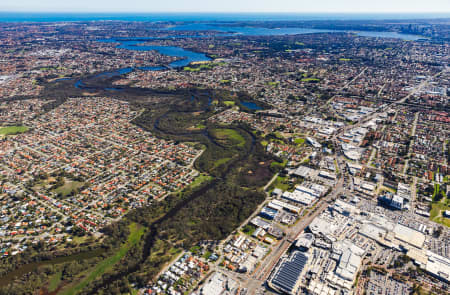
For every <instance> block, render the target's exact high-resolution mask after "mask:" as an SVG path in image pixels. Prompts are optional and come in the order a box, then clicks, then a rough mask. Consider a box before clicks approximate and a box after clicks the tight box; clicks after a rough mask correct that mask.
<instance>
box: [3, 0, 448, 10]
mask: <svg viewBox="0 0 450 295" xmlns="http://www.w3.org/2000/svg"><path fill="white" fill-rule="evenodd" d="M0 11H48V12H50V11H66V12H67V11H73V12H88V11H92V12H102V11H103V12H369V13H375V12H412V13H420V12H441V13H443V12H444V13H445V12H450V0H0Z"/></svg>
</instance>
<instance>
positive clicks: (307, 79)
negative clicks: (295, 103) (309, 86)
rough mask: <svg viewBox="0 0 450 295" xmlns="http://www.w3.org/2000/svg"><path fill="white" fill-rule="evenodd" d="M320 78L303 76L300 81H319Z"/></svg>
mask: <svg viewBox="0 0 450 295" xmlns="http://www.w3.org/2000/svg"><path fill="white" fill-rule="evenodd" d="M319 81H320V79H318V78H304V79H302V82H319Z"/></svg>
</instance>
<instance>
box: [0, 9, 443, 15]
mask: <svg viewBox="0 0 450 295" xmlns="http://www.w3.org/2000/svg"><path fill="white" fill-rule="evenodd" d="M6 12H7V13H101V14H107V13H117V14H126V13H132V14H148V13H168V14H169V13H172V14H185V13H199V14H207V13H217V14H231V13H242V14H315V13H327V14H448V15H450V11H445V12H442V11H426V12H421V11H295V12H289V11H273V12H270V11H145V12H142V11H104V10H102V11H100V10H99V11H87V10H76V11H73V10H54V11H53V10H50V11H46V10H42V11H40V10H31V11H29V10H1V9H0V13H6Z"/></svg>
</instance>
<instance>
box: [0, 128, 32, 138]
mask: <svg viewBox="0 0 450 295" xmlns="http://www.w3.org/2000/svg"><path fill="white" fill-rule="evenodd" d="M29 129H30V128H28V127H27V126H8V127H0V135H5V136H7V135H16V134H20V133H24V132H27V131H28V130H29Z"/></svg>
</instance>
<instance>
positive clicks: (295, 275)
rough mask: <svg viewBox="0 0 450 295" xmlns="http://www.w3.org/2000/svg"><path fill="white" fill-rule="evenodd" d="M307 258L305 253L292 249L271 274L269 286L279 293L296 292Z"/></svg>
mask: <svg viewBox="0 0 450 295" xmlns="http://www.w3.org/2000/svg"><path fill="white" fill-rule="evenodd" d="M308 258H309V257H308V256H307V254H305V253H303V252H300V251H294V252H292V253H291V255H290V256H289V257H287V258H283V259H282V260H281V262H280V264H279V265H278V267H277V268H276V269H275V271H274V273H273V274H272V276H271V279H270V280H269V282H268V284H269V286H270V287H271V288H272V289H274V290H276V291H278V292H281V293H285V294H292V295H294V294H297V291H298V289H299V287H300V284H301V278H302V277H303V275H304V272H305V266H306V264H307V263H308Z"/></svg>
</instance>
